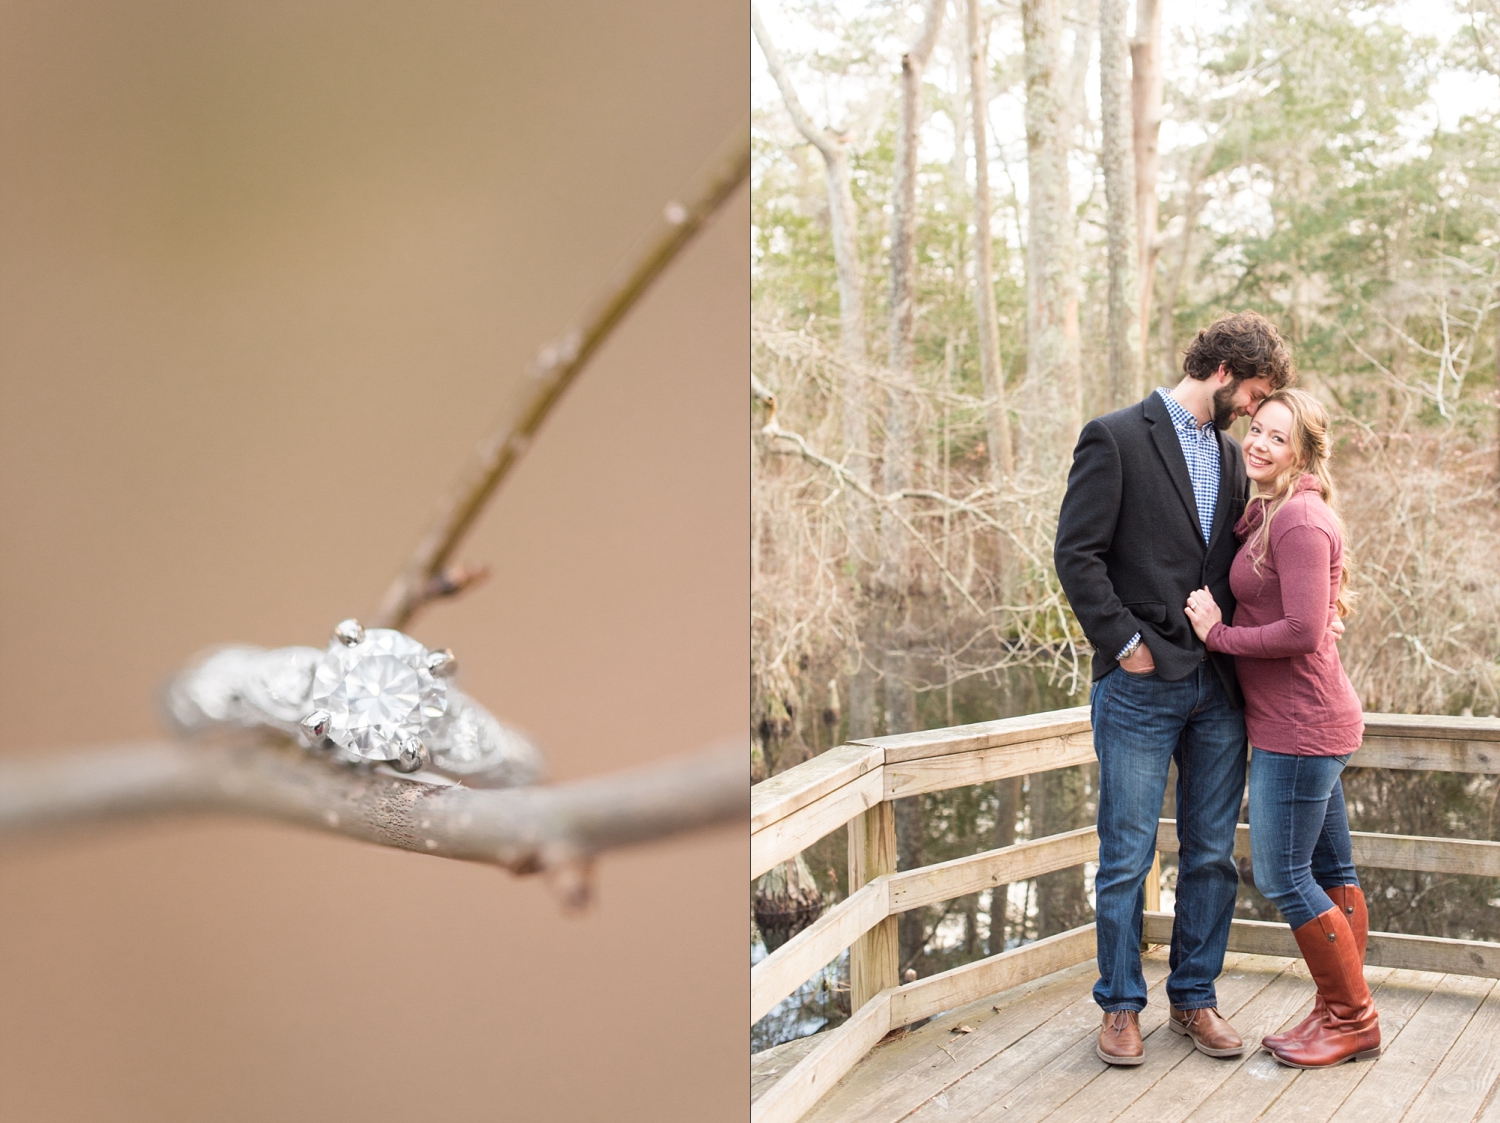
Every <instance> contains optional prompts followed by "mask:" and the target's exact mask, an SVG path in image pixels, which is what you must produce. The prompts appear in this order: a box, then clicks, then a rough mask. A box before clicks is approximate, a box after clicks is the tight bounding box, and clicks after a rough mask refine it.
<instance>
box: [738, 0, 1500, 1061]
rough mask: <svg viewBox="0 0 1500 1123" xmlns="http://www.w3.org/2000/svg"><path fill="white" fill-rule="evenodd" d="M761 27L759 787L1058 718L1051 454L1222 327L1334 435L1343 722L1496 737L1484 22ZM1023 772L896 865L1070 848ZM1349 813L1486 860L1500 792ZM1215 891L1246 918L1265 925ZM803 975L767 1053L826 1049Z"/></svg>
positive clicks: (1029, 916)
mask: <svg viewBox="0 0 1500 1123" xmlns="http://www.w3.org/2000/svg"><path fill="white" fill-rule="evenodd" d="M753 22H754V34H755V37H756V39H757V43H758V45H757V46H756V47H755V48H754V52H755V54H754V64H753V65H754V67H755V70H754V74H755V77H754V86H753V94H752V100H753V104H754V116H753V143H754V168H753V179H752V185H753V195H752V247H753V248H752V291H753V307H754V313H753V383H752V388H753V394H754V399H755V403H756V409H755V415H754V429H755V433H756V437H755V442H754V452H753V460H754V465H753V471H754V481H755V484H754V500H753V519H754V522H753V527H752V581H753V629H754V630H753V654H752V659H753V674H752V693H753V706H754V714H753V723H754V729H755V742H754V750H753V752H754V759H753V762H752V764H753V768H754V770H755V774H756V777H757V779H759V778H763V777H764V776H766V775H770V774H774V773H776V772H779V771H783V770H785V769H787V768H789V767H792V766H794V765H796V764H798V763H800V762H802V761H804V760H806V759H809V758H810V757H811V756H813V755H815V754H816V753H818V752H821V751H823V750H825V749H827V748H829V747H831V746H833V745H836V744H839V743H841V742H842V741H844V740H846V739H851V738H857V737H866V736H871V735H879V734H884V733H887V732H902V731H906V730H911V729H919V728H931V727H937V726H944V725H951V724H957V723H961V722H965V721H979V720H987V719H990V718H994V717H999V716H1007V715H1009V714H1014V713H1023V712H1030V711H1037V710H1045V709H1051V708H1056V707H1060V706H1065V705H1075V704H1080V703H1082V702H1083V701H1085V700H1086V691H1087V686H1088V657H1089V651H1090V649H1089V646H1088V644H1087V641H1086V640H1085V639H1084V637H1083V635H1082V634H1081V632H1080V630H1079V628H1078V625H1077V622H1076V621H1075V620H1074V618H1073V616H1072V614H1071V612H1070V610H1069V608H1068V605H1067V602H1066V598H1064V597H1063V596H1062V594H1061V591H1060V589H1059V587H1058V584H1057V578H1056V574H1055V572H1054V571H1053V569H1052V565H1051V543H1052V535H1053V530H1054V527H1055V521H1056V513H1057V508H1058V503H1059V501H1060V498H1061V494H1062V490H1063V486H1064V483H1065V480H1066V475H1067V470H1068V466H1069V463H1070V461H1071V453H1072V448H1073V443H1074V440H1075V438H1076V436H1077V433H1078V431H1079V429H1080V428H1081V426H1082V423H1083V421H1084V420H1085V419H1087V418H1089V417H1093V416H1096V415H1098V414H1101V413H1104V412H1107V411H1108V410H1111V409H1116V408H1120V407H1122V406H1124V405H1126V404H1128V403H1131V402H1134V401H1137V400H1139V399H1140V398H1141V397H1143V396H1144V395H1145V393H1146V392H1147V391H1148V390H1149V389H1150V388H1151V387H1154V386H1157V385H1173V384H1175V382H1176V381H1177V380H1178V379H1179V378H1180V377H1181V353H1182V350H1183V348H1184V346H1185V345H1186V343H1187V342H1188V341H1189V340H1190V339H1191V338H1192V335H1193V333H1194V331H1196V329H1197V328H1198V327H1200V326H1202V325H1204V324H1206V323H1207V322H1208V321H1210V320H1211V319H1213V318H1214V317H1215V316H1217V315H1220V314H1222V313H1224V312H1228V311H1238V310H1241V309H1246V308H1251V309H1255V310H1257V311H1260V312H1262V313H1264V314H1265V315H1266V316H1268V317H1270V319H1271V320H1272V321H1273V322H1274V323H1276V324H1277V325H1278V326H1279V327H1280V329H1281V331H1282V332H1283V334H1284V335H1285V337H1286V338H1287V339H1288V340H1289V342H1290V343H1291V344H1292V346H1293V348H1294V351H1295V355H1296V361H1297V365H1298V367H1299V369H1300V372H1301V385H1303V386H1304V387H1306V388H1308V389H1310V390H1312V391H1313V392H1314V393H1316V394H1317V395H1318V396H1319V397H1320V398H1321V399H1322V400H1323V401H1324V402H1325V403H1326V404H1327V405H1328V406H1329V408H1330V409H1331V411H1332V412H1333V415H1334V417H1335V419H1336V427H1337V450H1336V453H1335V458H1334V460H1335V472H1336V477H1337V480H1338V483H1339V487H1340V491H1341V499H1342V505H1343V512H1344V515H1345V517H1346V519H1347V521H1348V524H1349V529H1350V536H1351V544H1352V547H1353V551H1354V554H1355V557H1356V559H1357V564H1358V574H1359V577H1358V587H1359V589H1360V592H1361V594H1362V599H1361V601H1360V611H1359V612H1358V614H1357V615H1356V616H1354V617H1353V618H1352V620H1351V621H1350V622H1349V630H1348V633H1347V635H1346V636H1345V638H1344V640H1343V642H1342V645H1341V652H1342V656H1343V660H1344V664H1345V667H1346V668H1347V670H1348V672H1349V674H1350V677H1351V678H1352V680H1353V682H1354V685H1355V687H1356V688H1357V690H1358V691H1359V694H1360V697H1361V699H1362V700H1363V702H1364V705H1365V708H1366V709H1367V710H1370V711H1398V712H1425V713H1440V714H1459V713H1464V714H1479V715H1486V714H1494V713H1496V712H1497V711H1500V571H1497V568H1496V566H1495V564H1494V559H1495V558H1496V557H1497V556H1500V509H1497V501H1500V431H1497V376H1500V116H1497V108H1500V96H1497V90H1500V83H1497V80H1496V79H1497V77H1500V8H1497V5H1496V2H1495V0H1472V2H1470V0H1456V2H1455V3H1454V4H1453V5H1452V6H1443V5H1429V6H1426V7H1423V8H1421V9H1420V10H1419V9H1417V8H1416V7H1415V6H1402V5H1394V4H1389V3H1381V2H1378V0H1376V2H1357V0H1308V2H1301V3H1289V2H1283V0H1250V2H1240V0H1233V2H1230V3H1228V4H1224V5H1205V6H1197V7H1190V6H1188V5H1179V4H1175V3H1163V2H1162V0H1136V3H1135V4H1133V5H1132V4H1130V3H1129V2H1128V0H1020V2H1019V4H1017V3H1008V2H996V0H925V2H923V3H905V4H887V3H874V2H862V3H861V2H855V0H848V2H840V0H775V2H773V0H761V2H760V3H759V4H758V6H757V7H756V8H755V10H754V13H753ZM976 154H977V157H978V158H977V159H976ZM1356 763H1357V758H1356ZM1035 779H1036V782H1035V783H1031V782H1023V781H1022V780H1009V781H1001V782H1000V783H999V784H995V785H987V786H985V787H983V788H972V789H961V790H959V791H957V792H952V793H943V794H941V795H935V796H927V797H923V798H922V799H920V800H917V799H912V800H904V801H900V802H898V805H897V824H898V843H899V850H900V861H901V865H902V867H903V868H908V867H911V866H915V865H920V864H924V863H930V862H934V861H941V860H944V859H946V858H948V857H952V856H956V855H959V854H967V853H973V852H976V851H979V850H983V849H988V848H989V847H991V846H995V845H1005V844H1007V843H1009V842H1011V841H1014V840H1015V839H1016V838H1018V837H1026V836H1028V835H1033V836H1040V835H1043V834H1050V833H1055V832H1057V831H1060V830H1067V829H1071V828H1072V827H1075V826H1079V825H1082V824H1084V823H1087V822H1091V821H1092V817H1093V777H1092V775H1091V772H1090V770H1089V769H1074V770H1070V771H1067V772H1061V773H1052V774H1049V775H1047V776H1045V777H1037V778H1035ZM1347 787H1348V791H1349V796H1350V801H1351V808H1352V811H1353V816H1354V819H1355V823H1354V825H1355V827H1356V829H1398V830H1400V831H1401V832H1402V833H1410V834H1447V835H1452V836H1458V837H1484V838H1492V837H1495V815H1496V806H1497V798H1500V786H1497V785H1496V783H1495V782H1494V780H1492V779H1488V778H1478V777H1463V776H1447V775H1442V774H1438V775H1433V776H1419V775H1416V774H1413V775H1411V776H1402V775H1400V774H1393V773H1388V772H1381V771H1379V770H1354V771H1351V772H1350V773H1349V778H1348V782H1347ZM1169 800H1170V797H1169ZM1164 813H1166V814H1171V809H1170V805H1169V806H1168V807H1167V808H1166V809H1165V812H1164ZM806 857H807V862H806V863H804V864H803V865H802V866H800V867H799V866H796V865H793V866H791V867H788V868H781V869H778V870H776V871H773V873H772V874H771V875H768V879H769V880H768V881H766V882H765V883H764V884H763V885H762V886H761V889H760V893H759V896H758V903H757V909H758V910H759V912H760V914H761V916H762V917H763V919H764V918H767V917H770V916H771V915H772V911H774V910H772V909H771V905H770V900H771V898H772V897H773V896H774V897H777V898H778V899H779V900H780V901H781V902H782V907H786V905H785V902H787V901H788V900H790V901H791V903H792V906H795V905H796V904H797V902H798V901H801V902H803V904H804V905H805V906H806V907H804V909H803V913H804V915H807V914H810V913H811V912H812V911H815V909H816V907H818V906H817V904H814V903H811V902H821V904H824V905H826V903H827V902H828V901H829V900H831V899H837V897H838V896H839V895H840V894H841V893H842V892H843V886H844V877H845V874H844V854H843V838H842V832H835V833H834V834H833V835H831V836H829V837H828V838H827V839H825V840H824V841H823V842H822V843H820V844H819V845H818V846H817V847H815V848H814V849H813V850H812V851H810V852H809V853H808V854H807V856H806ZM1090 874H1091V869H1086V870H1084V871H1082V872H1080V871H1064V872H1062V873H1058V874H1052V875H1048V876H1047V877H1045V878H1042V879H1039V880H1038V882H1037V883H1035V884H1029V885H1026V886H1012V887H1008V888H1007V889H1005V891H1003V892H1001V891H997V892H995V893H993V894H984V895H978V896H973V897H969V898H966V899H963V900H960V901H955V902H952V904H951V905H950V906H949V907H948V908H947V909H946V910H938V909H928V910H917V911H913V912H910V913H907V914H904V915H903V917H902V922H901V924H902V927H901V940H902V951H901V958H902V967H903V969H907V968H909V969H911V970H915V971H916V972H917V973H918V974H922V975H925V974H927V973H929V972H931V971H935V970H941V969H945V968H947V967H949V966H952V965H954V964H955V963H958V962H963V961H966V960H968V959H972V958H975V957H976V956H979V955H983V954H986V952H993V951H997V950H1000V948H1001V947H1004V946H1014V945H1015V944H1016V943H1018V942H1021V941H1024V940H1027V939H1033V938H1036V937H1037V936H1039V935H1046V934H1048V933H1050V932H1055V931H1060V930H1062V929H1064V928H1067V927H1071V926H1073V925H1075V924H1078V923H1082V922H1085V921H1087V920H1088V919H1089V918H1090V905H1089V892H1088V889H1089V885H1088V881H1089V876H1090ZM1242 874H1243V875H1244V876H1243V877H1242V883H1243V884H1244V886H1245V888H1244V891H1243V893H1242V898H1241V907H1240V914H1241V915H1247V916H1262V917H1266V918H1270V917H1274V915H1275V913H1274V910H1272V909H1270V906H1269V905H1268V904H1267V903H1266V902H1265V901H1264V900H1263V899H1262V898H1260V897H1259V895H1258V894H1256V893H1255V891H1254V888H1253V871H1252V870H1250V869H1249V868H1248V867H1247V868H1245V869H1243V870H1242ZM1172 877H1173V871H1172V870H1171V869H1170V868H1168V869H1167V870H1166V871H1165V880H1166V891H1167V893H1168V894H1170V891H1171V886H1172ZM1371 881H1372V884H1371V886H1370V888H1371V889H1372V895H1373V896H1374V897H1376V898H1377V900H1376V901H1375V903H1374V904H1372V912H1373V913H1374V914H1375V916H1374V923H1375V924H1376V926H1377V927H1381V928H1387V929H1389V930H1393V931H1409V932H1419V933H1425V934H1437V935H1448V936H1472V935H1474V934H1476V933H1483V934H1484V935H1485V937H1486V938H1493V937H1494V935H1495V933H1496V932H1497V931H1500V885H1496V884H1494V883H1493V882H1492V881H1491V880H1490V879H1480V878H1464V877H1439V876H1437V875H1425V874H1409V873H1385V872H1379V871H1377V872H1373V873H1372V875H1371ZM768 910H770V911H768ZM761 927H762V928H763V929H764V928H767V927H770V925H768V924H764V923H763V924H762V925H761ZM758 935H764V936H765V937H766V943H768V944H770V945H771V946H775V944H776V942H778V940H779V939H783V938H785V936H784V934H777V933H772V932H764V933H753V935H752V938H753V939H754V938H755V937H756V936H758ZM830 980H831V981H830ZM819 987H820V990H819V992H818V994H817V995H815V996H813V997H815V998H816V1000H817V1002H818V1003H821V1005H819V1006H818V1009H817V1010H816V1011H814V1013H815V1014H816V1016H813V1017H811V1019H810V1020H809V1015H808V1010H807V1008H806V1004H807V1002H808V1001H811V999H810V998H809V995H810V994H811V992H805V993H804V994H803V995H802V996H801V997H800V998H799V999H798V1002H801V1003H802V1006H800V1007H798V1004H797V1002H793V1003H791V1004H790V1005H788V1006H787V1007H785V1008H784V1009H782V1010H781V1011H780V1012H778V1013H775V1014H773V1016H772V1019H771V1020H772V1021H775V1020H776V1018H781V1019H782V1021H783V1022H784V1023H786V1024H784V1025H782V1026H781V1028H779V1029H777V1028H774V1027H773V1028H771V1029H769V1030H768V1029H765V1028H764V1027H763V1028H762V1032H760V1033H758V1035H757V1038H758V1040H760V1041H761V1043H762V1044H764V1043H766V1042H768V1041H771V1040H775V1039H779V1038H781V1037H784V1036H786V1035H789V1034H794V1033H795V1032H806V1027H807V1026H809V1025H813V1026H816V1025H817V1024H830V1020H831V1021H836V1020H837V1018H838V1016H839V1010H838V1005H839V1003H838V989H839V984H838V982H837V970H833V971H831V972H830V973H829V975H828V977H827V978H826V979H824V980H823V981H822V982H821V983H820V984H819ZM799 1019H800V1021H799ZM792 1023H797V1024H800V1025H802V1026H803V1027H804V1028H803V1030H801V1031H796V1030H793V1029H791V1028H789V1027H790V1026H791V1025H792ZM767 1034H769V1036H767Z"/></svg>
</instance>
